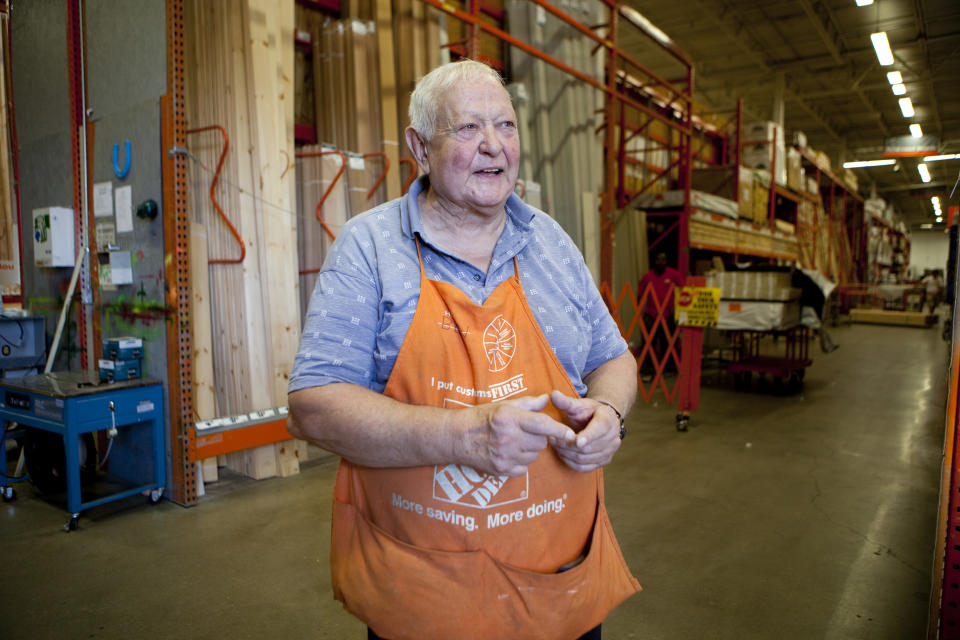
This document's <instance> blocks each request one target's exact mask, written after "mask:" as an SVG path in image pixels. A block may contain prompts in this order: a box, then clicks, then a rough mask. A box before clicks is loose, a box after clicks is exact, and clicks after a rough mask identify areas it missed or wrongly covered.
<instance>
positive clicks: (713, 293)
mask: <svg viewBox="0 0 960 640" xmlns="http://www.w3.org/2000/svg"><path fill="white" fill-rule="evenodd" d="M720 291H721V289H719V288H715V287H677V289H676V300H677V303H676V304H675V305H674V306H673V313H674V319H675V320H676V321H677V324H678V325H680V326H682V327H715V326H717V322H718V321H719V319H720Z"/></svg>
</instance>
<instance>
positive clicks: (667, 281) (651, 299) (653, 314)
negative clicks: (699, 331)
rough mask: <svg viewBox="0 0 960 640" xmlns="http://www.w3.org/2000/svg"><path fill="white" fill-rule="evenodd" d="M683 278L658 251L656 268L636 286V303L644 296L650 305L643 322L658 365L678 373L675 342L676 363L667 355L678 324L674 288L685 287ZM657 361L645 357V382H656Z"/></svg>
mask: <svg viewBox="0 0 960 640" xmlns="http://www.w3.org/2000/svg"><path fill="white" fill-rule="evenodd" d="M683 282H684V280H683V276H682V275H680V272H679V271H677V270H676V269H674V268H673V267H668V266H667V254H666V253H664V252H663V251H660V252H657V254H656V255H655V256H654V258H653V266H652V267H651V268H650V270H649V271H647V272H646V273H645V274H643V277H642V278H640V283H639V284H638V285H637V300H638V301H642V300H643V296H644V294H646V296H647V303H646V305H644V308H643V322H644V325H645V326H646V328H647V331H648V333H649V334H650V336H651V340H652V343H653V345H652V347H653V355H655V356H656V359H657V362H663V360H664V358H667V361H666V363H665V364H664V368H663V370H664V371H676V369H677V364H678V363H679V359H680V350H679V342H677V343H675V344H676V346H677V348H676V352H677V359H676V362H675V361H674V358H673V357H672V355H671V354H669V353H668V346H669V344H670V343H669V336H672V335H673V334H674V333H676V330H677V325H676V322H675V321H674V319H673V297H674V288H675V287H682V286H683ZM661 308H662V309H663V311H662V315H663V322H658V321H657V319H658V318H659V317H660V315H661V311H660V309H661ZM668 356H669V357H668ZM654 368H655V365H654V362H653V359H652V358H651V357H649V356H647V357H645V358H644V359H643V361H642V362H641V363H640V376H641V378H642V379H643V381H644V382H649V381H650V380H652V379H653V373H654Z"/></svg>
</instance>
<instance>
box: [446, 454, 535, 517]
mask: <svg viewBox="0 0 960 640" xmlns="http://www.w3.org/2000/svg"><path fill="white" fill-rule="evenodd" d="M528 482H529V481H528V477H527V474H524V475H523V476H522V477H519V478H511V477H510V476H494V475H489V474H486V473H480V472H479V471H477V470H476V469H474V468H473V467H468V466H466V465H461V464H448V465H447V466H445V467H441V466H439V465H438V466H436V467H434V470H433V498H434V500H439V501H441V502H449V503H452V504H458V505H461V506H464V507H476V508H480V509H490V508H493V507H499V506H501V505H505V504H510V503H511V502H517V501H520V500H526V498H527V492H528V489H529V487H528Z"/></svg>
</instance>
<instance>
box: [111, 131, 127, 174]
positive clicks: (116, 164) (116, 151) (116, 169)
mask: <svg viewBox="0 0 960 640" xmlns="http://www.w3.org/2000/svg"><path fill="white" fill-rule="evenodd" d="M123 153H124V155H125V156H126V163H125V164H124V165H123V169H121V168H120V145H119V144H115V145H113V173H114V175H116V176H117V178H119V179H120V180H123V179H124V178H126V177H127V174H128V173H130V141H129V140H126V141H124V143H123Z"/></svg>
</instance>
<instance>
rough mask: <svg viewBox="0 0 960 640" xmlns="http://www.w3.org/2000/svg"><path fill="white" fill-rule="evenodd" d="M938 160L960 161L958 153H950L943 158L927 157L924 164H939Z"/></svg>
mask: <svg viewBox="0 0 960 640" xmlns="http://www.w3.org/2000/svg"><path fill="white" fill-rule="evenodd" d="M940 160H960V153H951V154H947V155H945V156H927V157H926V158H924V159H923V161H924V162H939V161H940Z"/></svg>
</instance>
